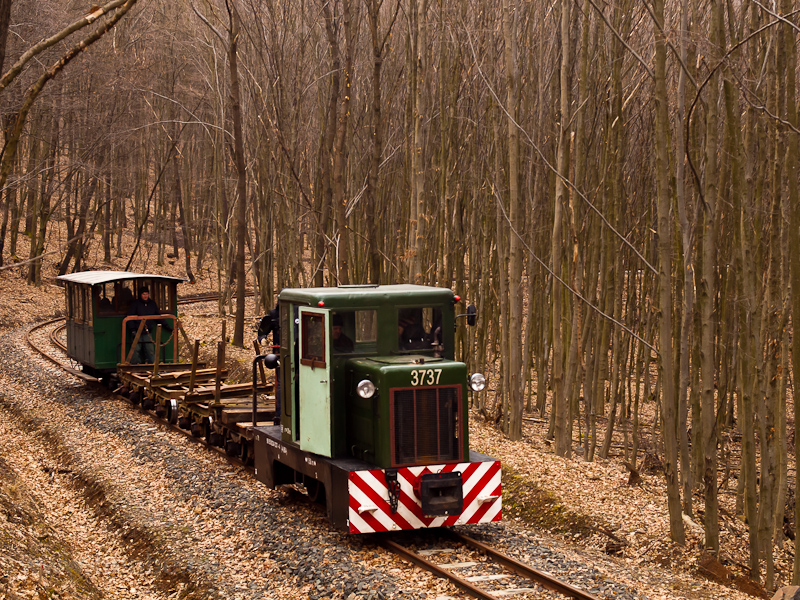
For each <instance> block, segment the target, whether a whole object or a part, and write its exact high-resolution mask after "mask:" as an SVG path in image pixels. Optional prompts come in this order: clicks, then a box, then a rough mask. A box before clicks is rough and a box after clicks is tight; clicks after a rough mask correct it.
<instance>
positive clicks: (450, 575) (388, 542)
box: [25, 294, 598, 600]
mask: <svg viewBox="0 0 800 600" xmlns="http://www.w3.org/2000/svg"><path fill="white" fill-rule="evenodd" d="M216 298H217V295H216V294H213V295H212V294H199V295H194V296H189V297H183V298H180V299H179V301H178V302H179V303H180V304H189V303H195V302H206V301H213V300H214V299H216ZM64 320H65V319H63V318H60V319H51V320H49V321H46V322H44V323H40V324H38V325H35V326H34V327H32V328H30V329H29V330H28V331H27V332H26V334H25V339H26V342H27V344H28V345H29V346H30V347H31V348H32V349H33V350H34V351H35V352H36V353H37V354H38V355H41V356H43V357H45V358H47V359H48V360H49V361H51V362H52V363H54V364H55V365H56V366H58V367H59V368H60V369H63V370H64V371H66V372H68V373H71V374H73V375H75V376H77V377H80V378H81V379H84V380H86V381H90V382H98V380H97V379H96V378H94V377H91V376H89V375H86V374H85V373H83V372H81V371H79V370H77V369H74V368H72V367H70V366H67V365H66V364H64V363H63V362H62V361H60V360H59V359H58V358H56V357H54V356H52V351H47V350H44V349H43V348H41V347H39V346H38V345H37V344H36V343H34V339H33V337H34V335H35V334H37V333H38V332H39V331H40V330H43V329H45V328H47V327H52V329H51V331H50V332H49V341H50V343H51V344H52V346H53V348H58V350H59V351H61V352H63V353H64V355H66V354H67V348H66V347H65V345H64V344H63V343H62V342H61V340H60V339H59V338H60V335H61V332H62V331H63V330H64V329H65V327H66V325H65V324H63V323H61V324H59V322H62V321H64ZM62 360H63V359H62ZM139 410H140V411H141V412H144V413H146V414H148V415H149V416H150V417H151V418H153V419H156V420H157V421H159V422H160V423H162V424H163V425H166V426H167V427H168V428H169V429H171V430H173V431H176V432H180V433H181V434H183V435H184V437H185V438H189V439H191V440H192V441H194V442H195V443H200V444H203V445H204V446H205V447H207V448H209V449H213V450H215V451H217V452H218V453H219V454H220V455H222V456H224V457H225V458H226V460H227V461H229V463H230V464H232V465H235V466H237V467H241V468H244V469H246V470H248V471H250V472H252V468H251V467H248V466H247V465H246V464H245V463H244V462H243V461H242V460H240V459H239V458H237V457H235V456H230V455H228V454H227V453H226V452H225V451H224V450H223V449H222V448H218V447H216V446H213V445H211V444H208V443H206V441H205V440H204V439H202V438H198V437H194V436H192V435H191V434H190V433H188V432H187V431H185V430H184V429H181V428H180V427H178V426H176V425H175V424H174V423H171V422H170V420H169V419H165V418H161V417H159V416H158V415H157V414H156V413H155V412H154V411H153V410H146V409H144V408H142V407H141V406H140V407H139ZM436 531H437V532H438V533H440V534H441V535H443V536H449V537H451V538H452V539H453V540H454V541H455V543H456V544H459V545H460V546H462V547H465V548H469V549H470V551H471V552H475V553H479V554H482V555H484V556H486V557H487V558H488V559H489V560H490V561H491V562H486V561H485V560H483V561H482V560H480V559H477V560H475V561H474V562H472V561H462V562H461V563H456V564H450V565H441V564H436V563H435V562H434V561H433V560H430V559H429V558H427V557H425V556H424V554H428V555H429V556H431V557H432V556H435V555H439V554H441V553H443V552H454V550H444V551H443V550H438V549H437V550H433V551H428V552H426V551H421V552H414V551H413V550H410V549H408V548H406V547H404V546H403V545H401V544H400V543H398V541H395V538H391V537H389V536H382V537H380V538H377V541H378V542H379V543H380V545H381V546H382V547H383V548H385V549H386V550H387V551H389V552H392V553H394V554H397V555H399V556H401V557H402V558H404V559H405V560H407V561H409V562H411V563H413V564H415V565H417V566H419V567H421V568H423V569H425V570H427V571H429V572H431V573H432V574H434V575H436V576H438V577H441V578H445V579H448V580H450V581H451V582H452V583H453V584H454V585H455V586H456V587H458V588H460V589H461V590H463V591H465V592H466V593H467V594H468V595H470V596H472V597H475V598H479V599H481V600H497V599H498V598H501V597H508V596H511V595H516V594H526V595H527V597H531V596H540V595H541V593H542V590H541V589H536V588H530V587H525V586H526V583H525V582H526V581H533V582H536V584H538V585H539V586H541V587H543V588H547V589H549V590H552V591H555V592H557V593H559V594H562V595H563V596H565V597H569V598H575V599H576V600H598V599H597V598H596V597H595V596H594V595H592V594H589V593H587V592H584V591H583V590H580V589H578V588H576V587H573V586H571V585H570V584H568V583H565V582H563V581H559V580H558V579H556V578H554V577H552V576H551V575H549V574H547V573H544V572H542V571H539V570H537V569H535V568H533V567H531V566H529V565H525V564H523V563H521V562H519V561H517V560H516V559H514V558H511V557H509V556H506V555H504V554H502V553H500V552H498V551H496V550H494V549H492V548H491V547H489V546H487V545H485V544H483V543H481V542H479V541H477V540H474V539H472V538H469V537H466V536H463V535H461V534H458V533H455V532H452V531H449V530H436ZM459 552H460V553H461V554H463V549H462V550H460V551H459ZM481 564H482V565H491V566H486V567H485V568H483V572H482V573H479V574H477V573H476V572H475V571H476V570H479V569H474V568H472V567H478V565H481ZM465 569H469V570H470V571H472V572H471V573H469V576H463V577H462V576H459V575H457V574H456V573H455V571H458V570H461V571H462V572H463V570H465ZM501 569H505V570H506V571H507V572H510V573H512V574H511V575H510V574H506V573H503V574H501V573H499V571H500V570H501ZM487 570H488V572H487ZM504 580H505V583H506V584H511V586H513V587H508V586H507V587H506V588H504V589H493V590H488V589H483V588H481V587H479V586H478V585H476V584H478V583H480V584H483V585H494V586H495V587H496V586H497V585H498V582H503V581H504ZM500 585H502V584H500Z"/></svg>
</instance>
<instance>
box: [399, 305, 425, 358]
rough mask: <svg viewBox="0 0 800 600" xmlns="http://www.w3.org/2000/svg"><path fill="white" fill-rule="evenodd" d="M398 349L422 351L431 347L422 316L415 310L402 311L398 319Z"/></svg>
mask: <svg viewBox="0 0 800 600" xmlns="http://www.w3.org/2000/svg"><path fill="white" fill-rule="evenodd" d="M397 333H398V341H397V343H398V347H399V348H400V350H421V349H423V348H426V347H428V346H429V342H428V339H427V334H426V333H425V328H424V327H423V326H422V315H421V314H420V312H419V311H418V310H415V309H413V308H411V309H404V310H401V311H400V313H399V314H398V318H397Z"/></svg>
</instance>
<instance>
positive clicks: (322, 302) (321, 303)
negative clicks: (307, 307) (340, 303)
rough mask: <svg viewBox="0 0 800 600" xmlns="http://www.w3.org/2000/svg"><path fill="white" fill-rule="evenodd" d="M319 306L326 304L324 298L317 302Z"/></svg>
mask: <svg viewBox="0 0 800 600" xmlns="http://www.w3.org/2000/svg"><path fill="white" fill-rule="evenodd" d="M317 306H319V307H320V308H322V307H323V306H325V301H324V300H320V301H319V302H317Z"/></svg>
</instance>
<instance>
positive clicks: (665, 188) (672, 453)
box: [653, 0, 686, 544]
mask: <svg viewBox="0 0 800 600" xmlns="http://www.w3.org/2000/svg"><path fill="white" fill-rule="evenodd" d="M653 13H654V17H655V23H654V24H653V35H654V36H655V39H656V43H655V69H654V72H655V73H654V74H655V138H654V143H655V153H656V195H657V198H658V203H657V204H658V257H659V262H658V265H659V269H658V280H659V297H658V310H659V312H660V317H661V323H660V328H659V339H658V346H659V347H658V357H659V366H660V375H661V377H660V379H661V412H662V419H663V430H662V435H663V440H664V450H665V452H664V475H665V477H666V483H667V504H668V507H669V525H670V537H671V538H672V540H673V541H674V542H677V543H679V544H684V543H685V542H686V535H685V532H684V529H683V517H682V511H681V496H680V482H679V480H678V472H677V468H678V444H677V439H678V438H677V431H678V429H677V419H676V417H677V414H676V413H677V397H676V395H675V363H674V356H673V350H672V282H671V278H672V227H671V217H670V208H671V206H672V194H671V192H670V187H669V155H668V148H669V98H668V96H667V45H666V39H665V37H664V36H665V33H664V31H665V30H664V25H665V23H666V21H665V20H664V0H654V2H653Z"/></svg>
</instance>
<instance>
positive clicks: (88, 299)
mask: <svg viewBox="0 0 800 600" xmlns="http://www.w3.org/2000/svg"><path fill="white" fill-rule="evenodd" d="M92 313H93V311H92V290H91V287H90V286H88V285H85V286H83V320H84V322H85V323H88V324H89V327H91V326H92V325H93V320H92Z"/></svg>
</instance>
